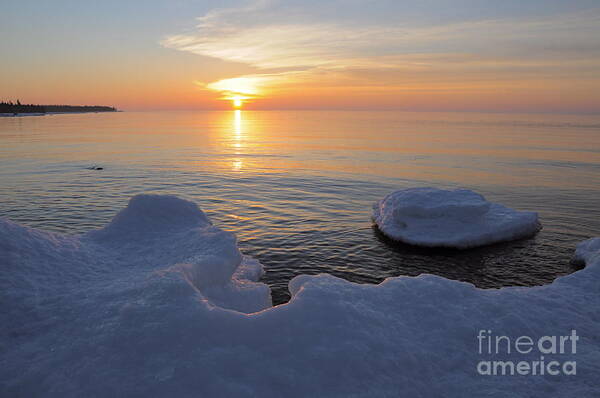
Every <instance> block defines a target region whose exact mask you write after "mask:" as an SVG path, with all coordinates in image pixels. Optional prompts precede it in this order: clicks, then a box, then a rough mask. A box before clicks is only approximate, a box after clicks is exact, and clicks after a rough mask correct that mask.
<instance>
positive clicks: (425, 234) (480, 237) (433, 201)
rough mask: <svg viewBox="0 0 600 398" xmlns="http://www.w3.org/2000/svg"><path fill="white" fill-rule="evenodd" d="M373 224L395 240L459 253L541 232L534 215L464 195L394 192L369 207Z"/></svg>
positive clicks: (469, 193) (416, 190)
mask: <svg viewBox="0 0 600 398" xmlns="http://www.w3.org/2000/svg"><path fill="white" fill-rule="evenodd" d="M373 221H374V222H375V223H376V224H377V227H378V228H379V230H380V231H381V232H383V234H385V235H386V236H388V237H389V238H391V239H394V240H398V241H402V242H404V243H408V244H411V245H419V246H428V247H454V248H459V249H465V248H470V247H476V246H482V245H487V244H491V243H496V242H503V241H508V240H513V239H519V238H523V237H527V236H531V235H533V234H535V233H536V232H537V231H539V229H540V223H539V222H538V216H537V213H534V212H531V211H516V210H513V209H510V208H508V207H505V206H503V205H501V204H498V203H491V202H488V201H487V200H485V198H484V197H483V196H482V195H480V194H478V193H476V192H473V191H470V190H468V189H456V190H443V189H437V188H409V189H404V190H399V191H395V192H392V193H391V194H389V195H387V196H386V197H385V198H383V199H382V200H380V201H379V202H377V203H375V204H374V205H373Z"/></svg>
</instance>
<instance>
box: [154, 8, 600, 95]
mask: <svg viewBox="0 0 600 398" xmlns="http://www.w3.org/2000/svg"><path fill="white" fill-rule="evenodd" d="M292 3H293V2H292ZM398 3H401V2H396V3H395V5H390V6H389V7H391V8H390V9H389V10H388V11H389V12H390V13H397V14H398V15H401V13H402V4H398ZM285 4H286V3H285V2H275V1H258V2H254V3H250V4H247V5H245V6H243V7H239V8H230V9H220V10H214V11H211V12H209V13H207V14H206V15H204V16H201V17H199V18H198V21H199V24H198V26H197V27H196V29H195V30H194V31H192V32H189V33H183V34H173V35H169V36H167V37H165V38H164V39H163V40H162V41H161V44H162V45H163V46H165V47H168V48H173V49H176V50H180V51H186V52H191V53H194V54H199V55H203V56H207V57H213V58H218V59H221V60H224V61H230V62H237V63H241V64H245V65H248V66H251V67H253V68H255V69H256V70H257V73H256V74H254V75H244V76H236V77H232V78H229V79H223V80H221V81H218V82H212V83H209V84H207V85H206V88H208V89H211V90H215V91H218V92H221V93H232V92H237V93H238V94H244V93H245V94H247V95H249V96H252V97H258V96H260V94H261V93H263V92H265V91H269V90H270V91H273V90H276V89H277V88H280V89H282V88H285V87H294V86H296V87H297V86H303V85H306V84H308V85H310V84H311V82H312V84H318V85H320V86H323V85H329V86H336V85H340V84H344V85H349V86H352V85H356V86H362V87H365V86H369V85H371V86H381V85H383V84H387V85H389V86H397V87H402V85H406V84H407V83H408V82H410V81H414V80H415V79H417V80H418V79H427V78H428V77H429V78H432V79H435V80H437V81H444V80H445V81H446V82H451V81H456V80H457V79H464V80H465V81H474V80H477V79H479V80H487V81H493V80H498V79H508V80H511V79H512V80H519V79H523V78H527V77H528V76H529V74H530V73H532V72H533V71H535V73H537V76H548V77H549V78H551V77H552V76H555V77H556V76H560V75H561V73H564V72H565V71H566V72H568V73H575V74H576V73H577V71H581V72H582V73H588V74H591V75H592V76H591V77H592V78H597V77H598V76H597V75H595V76H593V72H591V71H593V70H594V69H595V68H598V67H600V44H599V43H600V42H599V41H598V40H597V37H600V10H599V9H591V10H585V11H576V12H569V13H568V14H560V15H550V16H539V17H528V18H515V17H510V18H497V19H490V18H484V19H481V18H480V19H474V18H468V19H467V20H464V21H451V22H445V23H431V22H422V23H419V21H414V20H411V21H408V20H402V18H398V19H396V20H393V21H390V20H387V21H385V22H380V23H374V21H373V18H369V17H368V15H367V16H365V17H364V21H362V22H361V16H360V15H356V14H353V15H350V16H348V17H345V16H344V14H343V13H341V14H340V15H339V16H338V17H336V18H335V20H316V21H315V20H308V18H306V12H305V13H302V14H298V13H295V12H290V8H286V7H284V5H285ZM308 4H309V5H310V4H312V7H314V8H315V10H312V14H313V15H317V14H318V8H319V7H320V6H319V3H308ZM390 4H394V3H390ZM366 13H367V14H368V12H366ZM433 74H435V75H433ZM382 76H385V81H384V82H382V79H381V77H382ZM236 79H237V80H236Z"/></svg>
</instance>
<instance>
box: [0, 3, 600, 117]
mask: <svg viewBox="0 0 600 398" xmlns="http://www.w3.org/2000/svg"><path fill="white" fill-rule="evenodd" d="M0 33H1V34H2V40H0V54H2V62H1V63H0V99H4V100H16V99H20V100H21V102H24V103H43V104H63V103H64V104H88V105H95V104H98V105H111V106H117V107H118V108H120V109H125V110H154V109H181V110H191V109H231V108H232V106H234V105H238V106H242V107H243V108H244V109H352V110H354V109H356V110H359V109H365V110H379V109H397V110H410V111H491V112H553V113H554V112H567V113H568V112H572V113H600V39H599V38H600V3H599V2H598V1H597V0H572V1H564V0H560V1H558V0H519V1H515V0H505V1H497V0H496V1H484V0H479V1H477V0H413V1H410V0H409V1H402V0H395V1H388V0H332V1H317V0H302V1H301V0H279V1H277V0H244V1H241V0H240V1H237V0H220V1H217V0H214V1H213V0H209V1H198V0H170V1H167V0H147V1H128V0H120V1H116V0H104V1H99V2H87V1H85V2H82V1H73V0H68V1H67V0H55V1H52V2H50V1H48V2H46V1H43V2H42V1H30V0H20V1H18V2H17V1H13V2H5V4H3V5H2V12H1V13H0Z"/></svg>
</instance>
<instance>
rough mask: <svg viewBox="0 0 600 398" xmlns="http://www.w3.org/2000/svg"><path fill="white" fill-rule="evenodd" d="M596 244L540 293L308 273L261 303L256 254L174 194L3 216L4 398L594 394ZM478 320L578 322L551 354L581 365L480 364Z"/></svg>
mask: <svg viewBox="0 0 600 398" xmlns="http://www.w3.org/2000/svg"><path fill="white" fill-rule="evenodd" d="M599 242H600V239H596V240H590V241H587V242H584V243H582V244H581V245H580V246H579V248H578V249H577V256H579V258H580V260H581V261H584V262H585V263H586V265H587V266H586V267H585V268H584V269H583V270H580V271H578V272H576V273H574V274H571V275H569V276H565V277H561V278H559V279H557V280H556V281H555V282H554V283H553V284H551V285H547V286H541V287H532V288H524V287H510V288H503V289H497V290H481V289H477V288H475V287H474V286H472V285H470V284H467V283H463V282H456V281H451V280H447V279H444V278H441V277H436V276H432V275H421V276H418V277H396V278H389V279H387V280H385V281H384V282H383V283H381V284H379V285H361V284H355V283H350V282H347V281H345V280H342V279H339V278H335V277H333V276H330V275H317V276H307V275H302V276H298V277H296V278H294V279H293V280H292V281H291V282H290V284H289V285H290V291H291V293H292V295H293V296H292V299H291V301H290V302H289V303H288V304H284V305H280V306H277V307H270V296H269V290H268V288H267V287H266V286H265V285H263V284H261V283H259V282H256V281H257V279H258V278H259V276H260V274H261V266H260V263H259V262H258V261H256V260H252V259H249V258H247V257H244V256H243V255H242V254H240V252H239V250H238V248H237V246H236V241H235V238H234V236H233V235H232V234H230V233H227V232H224V231H222V230H220V229H218V228H216V227H214V226H212V225H211V223H210V222H209V220H208V219H207V217H206V216H205V215H204V214H203V213H202V212H201V211H200V210H199V209H198V208H197V207H196V206H195V205H194V204H193V203H190V202H187V201H184V200H181V199H178V198H175V197H169V196H150V195H143V196H136V197H134V198H133V199H132V200H131V201H130V203H129V205H128V207H127V208H126V209H125V210H123V211H122V212H121V213H119V214H118V215H117V216H116V217H115V219H114V220H113V221H112V222H111V223H110V224H109V225H108V226H107V227H105V228H104V229H101V230H98V231H94V232H90V233H88V234H84V235H79V236H68V235H60V234H54V233H47V232H42V231H38V230H34V229H30V228H25V227H23V226H20V225H18V224H15V223H12V222H10V221H7V220H0V267H1V268H0V271H1V272H0V396H2V397H105V396H127V397H165V396H173V397H251V396H255V397H282V396H285V397H308V396H319V397H349V396H353V397H363V396H364V397H384V396H393V397H441V396H444V397H465V396H472V395H485V396H489V397H501V396H506V393H507V391H510V395H511V396H514V397H530V396H557V397H562V396H585V397H588V396H593V395H594V394H597V392H598V381H597V375H598V374H600V340H599V337H598V336H599V333H598V331H599V330H600V329H599V327H600V312H599V311H600V310H599V309H598V308H600V305H599V304H600V295H599V293H600V291H599V288H598V286H599V281H600V247H599V246H600V243H599ZM482 329H486V330H487V329H489V330H493V332H494V333H496V334H503V335H507V336H519V335H529V336H534V337H539V336H543V335H568V334H570V333H571V330H573V329H575V330H576V331H577V334H578V335H579V336H580V340H579V342H578V345H577V353H576V354H570V353H566V354H560V355H559V356H560V360H561V361H565V360H576V361H577V375H559V376H482V375H479V374H478V373H477V371H476V365H477V362H478V361H480V360H481V359H482V356H481V355H480V354H479V353H478V351H477V334H478V332H479V331H480V330H482ZM537 358H538V356H536V355H533V354H532V355H531V358H530V357H529V356H527V355H522V356H518V357H516V358H514V359H518V360H521V359H527V360H530V359H537ZM549 358H551V356H550V355H548V356H547V358H546V360H549ZM511 359H512V358H511Z"/></svg>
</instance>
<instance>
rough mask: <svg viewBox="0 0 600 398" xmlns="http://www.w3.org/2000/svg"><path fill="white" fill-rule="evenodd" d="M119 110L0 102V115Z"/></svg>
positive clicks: (92, 106)
mask: <svg viewBox="0 0 600 398" xmlns="http://www.w3.org/2000/svg"><path fill="white" fill-rule="evenodd" d="M116 111H117V108H114V107H112V106H100V105H91V106H90V105H34V104H21V102H20V101H19V100H17V102H12V101H2V102H0V113H13V114H15V113H51V112H57V113H60V112H116Z"/></svg>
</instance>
